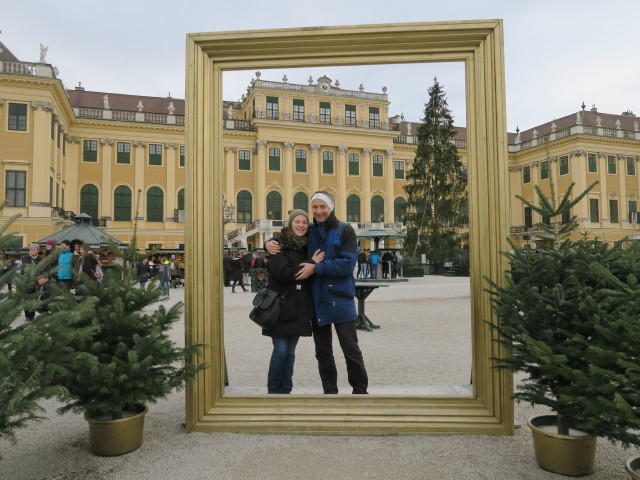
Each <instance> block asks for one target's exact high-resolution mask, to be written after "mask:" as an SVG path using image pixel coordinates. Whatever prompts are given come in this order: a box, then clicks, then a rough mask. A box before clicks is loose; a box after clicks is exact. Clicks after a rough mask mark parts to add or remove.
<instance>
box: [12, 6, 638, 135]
mask: <svg viewBox="0 0 640 480" xmlns="http://www.w3.org/2000/svg"><path fill="white" fill-rule="evenodd" d="M493 18H501V19H503V20H504V28H505V64H506V81H507V127H508V130H509V131H515V128H516V126H519V127H520V129H521V130H525V129H528V128H532V127H534V126H536V125H539V124H541V123H544V122H548V121H551V120H552V119H554V118H558V117H562V116H565V115H568V114H571V113H574V112H576V111H578V110H579V109H580V105H581V104H582V102H583V101H584V103H585V104H586V105H587V108H591V106H592V105H594V104H595V105H596V106H597V107H598V109H599V111H601V112H605V113H621V112H623V111H626V110H633V111H634V113H636V114H639V115H640V86H639V85H638V80H639V78H640V75H639V72H640V62H639V61H638V60H639V58H638V57H639V54H638V51H639V45H638V40H637V39H638V37H639V35H638V21H639V20H640V2H639V1H637V0H618V1H617V2H605V1H602V0H599V1H591V0H581V1H577V0H555V1H547V0H538V1H529V2H522V1H517V0H509V1H507V0H505V1H490V0H481V1H478V0H448V1H443V0H438V1H429V0H405V1H401V2H396V1H390V0H389V1H380V0H367V1H363V0H360V1H357V2H356V1H353V0H317V1H304V0H296V1H290V0H279V1H264V0H261V1H257V0H242V1H235V2H230V1H228V0H225V1H220V0H209V1H206V2H198V1H193V0H182V1H180V2H174V1H166V0H153V1H150V0H135V1H131V0H128V1H123V0H110V1H109V2H90V1H86V0H84V1H78V0H67V1H65V2H52V1H50V0H28V1H22V2H11V6H10V7H9V8H8V7H7V6H6V5H5V6H4V7H3V8H2V9H1V14H0V30H1V31H2V33H0V40H1V41H2V42H3V43H4V44H5V45H6V46H7V47H8V48H9V49H10V50H11V51H12V52H13V53H14V54H15V55H16V56H17V57H18V58H19V59H20V60H22V61H34V62H35V61H38V59H39V56H40V43H42V44H44V45H45V46H47V47H48V48H49V50H48V52H47V56H46V60H47V62H48V63H51V64H52V65H55V66H57V67H58V69H59V72H60V73H59V78H61V79H62V81H63V82H64V84H65V86H66V87H67V88H73V87H74V86H76V85H78V82H82V86H83V87H84V88H85V89H87V90H92V91H101V92H102V91H104V92H111V93H127V94H133V95H151V96H168V95H169V94H171V96H172V97H175V98H184V83H185V80H184V75H185V36H186V34H187V33H195V32H214V31H223V30H250V29H265V28H291V27H307V26H325V25H358V24H377V23H401V22H423V21H424V22H432V21H446V20H474V19H493ZM283 74H286V75H287V77H288V81H289V82H290V83H300V84H306V83H307V79H308V78H309V76H312V77H313V79H314V80H316V79H317V78H318V77H319V76H322V75H327V76H328V77H330V78H331V79H332V80H333V81H334V82H335V80H336V79H338V80H340V86H341V88H343V89H353V90H357V89H358V86H359V85H360V84H361V83H362V84H363V86H364V87H365V90H366V91H372V92H381V91H382V87H383V86H386V87H387V89H388V90H387V93H388V95H389V100H390V101H391V106H390V110H389V114H390V115H395V114H401V113H402V114H404V116H405V119H406V120H408V121H419V120H420V119H421V118H422V116H423V110H424V103H425V101H426V98H427V89H428V88H429V86H431V85H432V83H433V78H434V76H437V77H438V80H439V81H440V83H441V84H443V86H444V89H445V91H446V92H447V97H448V100H449V106H450V108H451V110H452V113H453V116H454V119H455V123H456V125H464V116H465V110H464V78H463V68H462V66H461V65H459V64H421V65H410V66H371V67H358V68H356V67H342V68H339V69H338V68H331V67H323V68H320V69H306V68H303V69H300V70H295V69H289V70H285V71H282V70H278V71H274V72H263V75H262V79H263V80H277V81H280V80H281V78H282V75H283ZM252 77H254V71H248V72H238V73H235V74H234V75H227V76H226V77H225V88H224V99H225V100H239V99H240V97H241V95H242V93H244V92H245V90H246V87H247V85H248V83H249V81H250V80H251V78H252Z"/></svg>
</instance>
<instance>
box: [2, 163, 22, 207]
mask: <svg viewBox="0 0 640 480" xmlns="http://www.w3.org/2000/svg"><path fill="white" fill-rule="evenodd" d="M5 199H6V200H7V206H8V207H25V206H26V205H27V172H25V171H24V170H7V173H6V183H5Z"/></svg>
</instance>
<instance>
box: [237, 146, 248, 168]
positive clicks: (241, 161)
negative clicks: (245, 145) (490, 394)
mask: <svg viewBox="0 0 640 480" xmlns="http://www.w3.org/2000/svg"><path fill="white" fill-rule="evenodd" d="M238 170H251V150H238Z"/></svg>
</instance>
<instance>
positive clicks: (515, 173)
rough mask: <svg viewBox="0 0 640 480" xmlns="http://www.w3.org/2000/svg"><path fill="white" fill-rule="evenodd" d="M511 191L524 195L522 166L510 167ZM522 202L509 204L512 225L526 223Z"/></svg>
mask: <svg viewBox="0 0 640 480" xmlns="http://www.w3.org/2000/svg"><path fill="white" fill-rule="evenodd" d="M509 191H510V192H512V194H513V192H516V193H517V194H518V195H522V166H520V167H509ZM520 205H521V203H520V202H511V203H510V204H509V210H510V211H509V218H510V219H511V225H524V212H523V210H522V208H520Z"/></svg>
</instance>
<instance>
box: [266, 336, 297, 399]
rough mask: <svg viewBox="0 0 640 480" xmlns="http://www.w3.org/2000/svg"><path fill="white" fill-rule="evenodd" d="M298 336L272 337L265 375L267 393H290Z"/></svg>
mask: <svg viewBox="0 0 640 480" xmlns="http://www.w3.org/2000/svg"><path fill="white" fill-rule="evenodd" d="M299 339H300V337H298V336H292V337H272V338H271V340H272V342H273V352H272V353H271V361H270V362H269V373H268V375H267V393H291V389H293V364H294V363H295V361H296V345H298V340H299Z"/></svg>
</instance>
